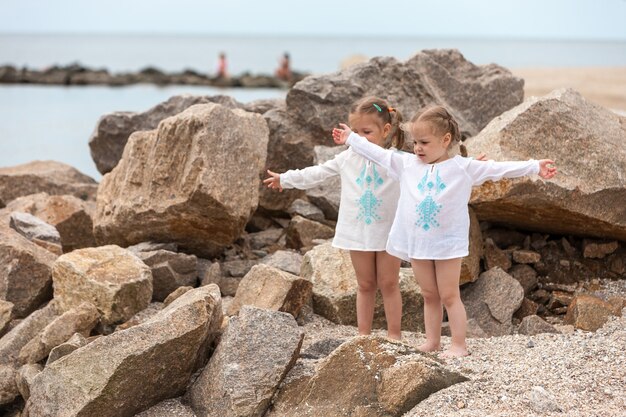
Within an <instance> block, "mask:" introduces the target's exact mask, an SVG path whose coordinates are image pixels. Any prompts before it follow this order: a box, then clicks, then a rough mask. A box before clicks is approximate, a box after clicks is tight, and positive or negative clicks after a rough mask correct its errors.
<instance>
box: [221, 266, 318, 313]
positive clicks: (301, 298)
mask: <svg viewBox="0 0 626 417" xmlns="http://www.w3.org/2000/svg"><path fill="white" fill-rule="evenodd" d="M312 286H313V285H312V283H311V281H309V280H306V279H303V278H300V277H298V276H296V275H292V274H290V273H288V272H283V271H281V270H279V269H276V268H273V267H271V266H268V265H263V264H261V265H256V266H254V267H252V269H251V270H250V272H248V273H247V274H246V276H245V277H243V279H242V280H241V282H240V283H239V287H237V293H236V294H235V298H234V299H233V302H232V304H231V305H230V308H229V310H228V315H230V316H233V315H236V314H237V313H239V310H240V309H241V308H242V307H243V306H244V305H251V306H255V307H258V308H264V309H267V310H274V311H282V312H285V313H289V314H291V315H292V316H294V318H297V317H298V315H299V314H300V310H301V309H302V307H303V306H304V304H305V303H307V302H308V301H309V300H310V298H311V289H312Z"/></svg>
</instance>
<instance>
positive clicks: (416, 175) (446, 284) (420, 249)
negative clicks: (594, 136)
mask: <svg viewBox="0 0 626 417" xmlns="http://www.w3.org/2000/svg"><path fill="white" fill-rule="evenodd" d="M340 126H341V128H340V129H334V130H333V139H334V140H335V142H336V143H337V144H344V143H347V144H348V145H350V149H352V150H353V151H354V152H356V153H358V154H359V155H363V156H365V157H366V158H368V159H369V160H371V161H373V162H376V163H377V164H379V165H381V166H383V167H385V168H386V169H387V173H388V175H389V176H390V177H392V178H394V179H396V180H398V181H399V182H400V200H399V202H398V208H397V212H396V216H395V219H394V222H393V225H392V227H391V231H390V233H389V239H388V241H387V246H386V249H387V252H388V253H389V254H391V255H394V256H397V257H400V258H402V259H405V260H407V261H408V260H410V262H411V266H412V267H413V273H414V274H415V278H416V280H417V282H418V284H419V285H420V287H421V289H422V294H423V297H424V322H425V323H424V324H425V329H426V342H425V343H424V344H423V345H421V346H420V349H421V350H423V351H428V352H431V351H436V350H439V349H440V338H441V320H442V316H443V309H442V306H445V308H446V311H447V312H448V319H449V323H450V331H451V333H452V343H451V346H450V348H449V349H448V350H447V351H445V352H444V353H443V354H442V356H444V357H450V356H465V355H467V354H468V352H467V347H466V345H465V332H466V321H467V318H466V314H465V307H464V306H463V302H462V301H461V295H460V291H459V276H460V273H461V259H462V258H463V257H464V256H467V254H468V246H469V237H468V235H469V213H468V209H467V203H468V202H469V199H470V194H471V191H472V186H474V185H479V184H482V183H483V182H485V181H487V180H498V179H500V178H503V177H508V178H513V177H520V176H524V175H530V174H539V176H541V177H542V178H546V179H548V178H552V177H553V176H554V175H555V174H556V168H554V167H549V166H548V165H551V164H554V162H553V161H551V160H549V159H543V160H540V161H536V160H530V161H525V162H494V161H488V162H479V161H476V160H472V159H469V158H463V157H461V156H455V157H453V158H451V157H450V156H449V155H448V148H449V147H450V145H451V144H452V143H454V142H456V141H458V140H459V139H460V134H459V127H458V125H457V122H456V121H455V120H454V118H452V116H451V115H450V113H448V111H447V110H446V109H445V108H443V107H439V106H438V107H432V108H429V109H426V110H425V111H423V112H421V113H418V114H416V115H415V116H414V117H413V119H411V122H410V123H409V124H408V126H407V130H408V132H409V133H410V134H411V135H412V136H413V139H414V141H415V144H414V149H413V150H414V153H415V154H414V155H412V154H403V153H397V152H392V151H389V150H385V149H382V148H381V147H378V146H372V145H371V144H370V143H369V142H368V141H367V140H365V139H364V138H362V137H361V136H359V134H358V132H354V133H353V132H352V131H351V130H350V128H349V127H348V126H346V125H344V124H341V125H340Z"/></svg>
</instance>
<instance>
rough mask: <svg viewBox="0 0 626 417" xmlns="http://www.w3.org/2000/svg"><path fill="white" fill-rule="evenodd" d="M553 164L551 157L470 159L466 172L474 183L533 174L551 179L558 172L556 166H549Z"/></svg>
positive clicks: (478, 183)
mask: <svg viewBox="0 0 626 417" xmlns="http://www.w3.org/2000/svg"><path fill="white" fill-rule="evenodd" d="M551 164H554V162H553V161H551V160H549V159H542V160H541V161H537V160H534V159H531V160H529V161H507V162H495V161H486V162H480V161H476V160H469V161H468V162H467V166H466V172H467V173H468V175H469V176H470V177H471V178H472V180H473V183H474V185H480V184H482V183H484V182H485V181H489V180H492V181H497V180H499V179H501V178H516V177H523V176H525V175H533V174H538V175H539V176H541V177H542V178H545V179H549V178H552V177H553V176H554V175H555V174H556V168H554V167H549V165H551Z"/></svg>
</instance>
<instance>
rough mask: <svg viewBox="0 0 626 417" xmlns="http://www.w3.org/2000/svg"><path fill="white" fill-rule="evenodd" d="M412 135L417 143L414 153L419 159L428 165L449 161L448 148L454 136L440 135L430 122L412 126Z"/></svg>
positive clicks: (414, 146)
mask: <svg viewBox="0 0 626 417" xmlns="http://www.w3.org/2000/svg"><path fill="white" fill-rule="evenodd" d="M411 135H412V136H413V140H414V141H415V143H414V145H413V152H414V153H415V156H417V158H418V159H419V160H420V161H422V162H424V163H426V164H433V163H435V162H441V161H445V160H446V159H448V158H449V157H448V146H450V141H451V140H452V135H451V134H450V133H446V134H445V135H443V136H442V135H438V134H436V133H435V129H434V128H433V126H432V125H431V124H430V123H429V122H416V123H413V126H411Z"/></svg>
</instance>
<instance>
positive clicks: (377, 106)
mask: <svg viewBox="0 0 626 417" xmlns="http://www.w3.org/2000/svg"><path fill="white" fill-rule="evenodd" d="M374 107H376V110H378V112H379V113H381V112H382V111H383V109H381V108H380V106H379V105H378V104H376V103H374Z"/></svg>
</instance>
